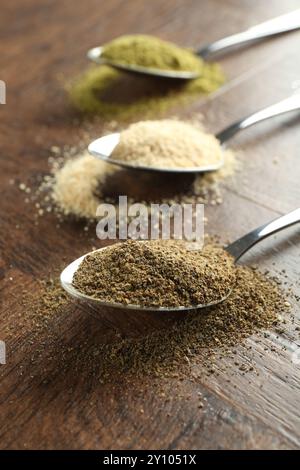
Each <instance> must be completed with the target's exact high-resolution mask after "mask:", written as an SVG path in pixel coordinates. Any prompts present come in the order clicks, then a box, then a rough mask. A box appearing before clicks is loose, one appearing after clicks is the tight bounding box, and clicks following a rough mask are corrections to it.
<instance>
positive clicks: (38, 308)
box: [22, 266, 299, 383]
mask: <svg viewBox="0 0 300 470" xmlns="http://www.w3.org/2000/svg"><path fill="white" fill-rule="evenodd" d="M23 297H24V300H23V305H24V309H25V310H24V312H25V314H24V318H23V320H22V321H26V318H28V317H29V320H30V322H31V324H32V333H33V336H32V340H33V342H32V347H33V352H32V354H33V356H32V358H31V359H30V364H31V363H32V362H37V361H41V363H42V364H43V368H45V370H47V371H48V370H52V363H53V374H54V375H55V376H56V375H57V370H58V369H61V370H64V371H65V372H66V371H67V370H69V369H70V370H71V372H72V375H73V373H74V371H76V370H78V371H82V367H83V364H84V370H85V371H86V374H88V375H90V376H91V377H94V379H97V380H99V381H100V382H102V383H104V382H115V381H118V380H122V381H125V380H128V381H130V380H131V379H133V378H134V379H136V378H143V377H145V376H148V377H150V378H152V379H154V378H158V379H164V378H168V377H172V378H174V379H176V380H182V379H184V378H188V379H189V380H195V381H197V380H201V378H202V377H205V376H206V375H210V374H212V373H214V374H218V373H219V372H221V370H224V371H225V372H226V374H227V377H230V376H231V375H234V374H237V373H238V374H239V373H241V371H242V373H243V374H244V373H246V372H251V371H252V370H253V368H255V362H254V360H253V358H252V359H251V355H250V356H249V354H250V353H248V352H246V353H244V354H246V355H245V356H244V357H243V356H239V361H237V358H236V356H235V354H236V350H237V347H238V346H239V345H240V346H245V347H246V349H249V348H250V347H249V346H247V343H246V342H245V341H246V339H247V338H248V337H249V336H251V335H255V337H254V339H255V341H256V342H263V345H264V349H265V351H268V346H267V344H266V343H265V341H264V338H266V337H268V335H269V332H270V334H271V338H273V337H274V336H276V335H280V334H281V333H282V331H283V328H282V326H283V324H284V323H285V322H286V320H287V318H288V317H287V315H286V314H287V313H288V312H290V304H289V303H288V302H287V298H286V295H285V293H284V292H282V291H281V289H280V287H279V285H278V280H276V279H274V280H272V279H270V278H268V277H266V276H265V275H263V274H261V273H259V272H258V271H257V270H253V269H252V268H250V267H246V266H239V267H237V269H236V285H235V288H234V289H233V291H232V293H231V295H230V296H229V297H228V299H227V300H226V301H224V302H223V303H221V304H218V305H216V306H212V307H209V308H205V309H201V311H199V310H198V311H191V312H184V313H182V312H180V313H178V315H177V316H176V317H175V318H174V317H169V319H168V322H167V323H166V324H165V325H164V326H162V325H161V324H159V325H158V326H157V328H156V329H154V330H153V328H152V331H151V332H150V333H146V334H142V335H141V334H138V335H137V334H136V333H135V336H132V335H131V333H132V332H128V335H127V334H125V335H124V333H123V334H122V335H121V334H120V333H119V332H118V326H117V324H116V327H115V328H114V329H115V330H116V332H115V333H114V334H113V336H112V335H111V334H109V339H108V340H107V341H105V342H103V336H102V330H103V328H102V327H100V330H99V334H100V333H101V335H100V336H99V335H98V334H96V336H93V335H91V337H90V338H85V337H84V334H83V336H82V341H79V343H78V342H76V344H75V345H74V343H73V340H72V342H71V343H70V341H69V340H70V338H69V334H66V338H64V337H63V335H62V331H63V330H62V326H61V324H60V320H59V318H60V316H61V313H62V310H61V309H63V312H66V311H67V315H66V318H65V321H67V320H68V322H69V323H70V324H69V327H68V328H67V330H69V329H70V328H71V329H72V330H74V332H76V323H73V324H72V321H71V319H72V311H74V312H75V311H76V312H77V313H76V322H78V313H79V311H78V310H79V309H80V308H81V307H80V305H78V303H72V301H71V300H70V299H68V297H66V295H65V292H64V291H63V290H62V288H61V287H60V286H59V285H58V282H54V281H52V280H51V281H49V282H45V283H42V284H40V287H37V289H36V291H35V292H33V293H31V294H30V295H29V294H28V293H25V292H24V294H23ZM45 299H46V300H45ZM87 309H88V307H87V306H85V308H84V309H83V312H82V314H83V315H84V318H86V313H87ZM130 315H132V312H130ZM163 315H167V314H166V313H164V314H163ZM99 320H100V318H98V322H99ZM117 321H118V320H117V317H116V322H117ZM97 324H98V323H97ZM123 324H124V319H123ZM93 325H94V324H93ZM100 325H101V321H100ZM95 326H96V324H95V325H94V326H93V329H95ZM95 333H96V331H95ZM78 334H80V333H79V332H78ZM298 334H299V333H298ZM45 335H46V336H45ZM45 338H47V341H45ZM276 344H277V343H274V342H272V344H271V346H270V348H271V350H272V351H274V350H275V349H274V346H275V345H276ZM278 345H280V341H279V342H278ZM276 348H277V346H276ZM232 358H233V360H232ZM249 362H250V364H249ZM49 374H50V372H48V373H47V376H45V380H51V375H49Z"/></svg>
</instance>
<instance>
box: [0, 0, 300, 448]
mask: <svg viewBox="0 0 300 470" xmlns="http://www.w3.org/2000/svg"><path fill="white" fill-rule="evenodd" d="M299 6H300V5H299V0H286V1H285V2H282V1H281V0H270V1H268V2H266V1H260V0H251V1H250V0H245V1H243V2H241V1H239V0H211V1H209V2H208V1H203V0H164V1H162V0H152V1H151V2H148V1H146V0H110V1H109V2H107V1H99V0H85V1H84V2H79V1H73V2H71V1H68V0H44V1H43V2H38V1H37V0H25V1H23V2H19V1H17V0H10V1H9V2H5V4H3V5H2V6H1V17H0V26H1V27H0V36H1V42H0V44H1V46H0V47H1V71H0V79H1V80H4V81H5V82H6V85H7V104H6V105H0V116H1V119H0V137H1V142H0V158H1V160H0V161H1V171H0V191H1V198H0V221H1V224H0V233H1V237H0V250H1V258H0V289H1V294H0V295H1V314H0V315H1V317H0V318H1V323H0V340H2V341H6V346H7V362H6V364H5V365H0V373H1V382H0V448H2V449H93V448H96V449H147V448H151V449H162V448H164V449H166V448H168V449H197V448H200V449H203V448H206V449H208V448H210V449H211V448H213V449H219V448H223V449H229V448H234V449H254V448H256V449H262V448H269V449H277V448H288V449H294V448H299V447H300V396H299V392H300V365H299V362H300V354H299V360H298V361H295V360H294V361H293V360H292V358H293V356H292V354H293V352H294V351H295V350H296V348H297V347H300V339H299V337H298V338H297V337H295V336H294V333H293V332H294V327H293V328H291V325H290V324H289V323H287V325H286V326H285V331H284V332H283V334H282V335H281V336H280V337H279V338H278V339H276V338H274V339H273V338H272V337H270V338H265V339H263V340H261V342H259V343H257V341H256V339H257V338H256V337H255V336H254V337H251V338H249V339H248V340H247V344H248V346H249V345H250V346H252V349H251V353H250V352H249V349H247V348H243V347H240V348H237V354H238V356H239V357H240V359H241V360H246V361H247V360H248V359H249V360H250V359H251V360H253V361H254V362H255V364H256V371H255V372H253V374H252V375H251V374H250V375H249V374H245V375H243V374H242V373H239V372H237V373H234V374H232V376H231V377H230V381H228V380H227V378H228V377H227V376H226V372H224V371H223V372H222V370H221V369H220V374H219V375H218V376H217V375H215V376H210V377H207V378H206V379H201V380H200V381H198V382H195V381H193V380H188V379H186V380H183V381H181V382H180V383H178V381H176V379H175V378H172V379H171V378H170V379H163V380H161V383H160V384H159V385H160V387H163V389H164V392H165V394H166V395H167V396H168V397H169V400H168V401H166V400H165V399H163V398H162V397H161V396H160V395H159V394H157V384H155V383H154V382H155V381H153V380H151V378H148V377H144V378H143V379H133V380H131V381H129V382H128V381H127V380H125V377H124V381H122V380H121V381H120V380H118V381H115V383H114V381H113V383H110V384H102V383H101V380H99V377H98V376H97V373H96V372H95V370H96V369H95V364H91V363H90V361H89V362H88V361H86V360H85V356H84V355H82V358H81V363H80V365H81V367H80V368H79V369H78V360H77V367H76V368H75V366H74V364H73V355H72V353H71V352H70V354H66V352H65V351H66V350H68V348H69V350H70V351H72V352H74V351H76V349H77V348H78V350H79V349H80V348H81V347H82V346H84V351H88V350H89V348H90V347H92V346H93V345H94V344H97V343H99V342H109V341H110V338H111V337H112V334H113V333H114V332H115V330H118V331H119V332H120V334H121V335H123V336H136V337H138V336H141V337H142V336H143V335H144V334H146V333H147V331H152V330H156V329H160V328H161V327H162V326H163V325H164V322H165V319H163V318H161V317H159V316H155V315H154V316H153V317H151V316H144V315H133V314H131V313H126V312H119V313H116V312H112V311H103V312H102V313H103V315H99V317H98V318H94V317H93V316H92V315H90V313H91V311H90V309H89V307H87V306H79V305H76V304H74V303H72V302H70V304H69V305H68V306H67V307H66V308H65V310H64V311H63V312H61V315H60V316H56V317H55V318H53V319H52V320H50V321H49V323H48V325H47V330H46V331H43V332H42V333H41V334H40V336H39V333H37V332H36V331H34V327H33V326H32V324H30V322H26V321H25V320H26V314H27V312H26V309H25V308H24V305H22V301H21V298H22V291H23V290H24V289H25V290H27V291H31V290H32V291H37V289H38V287H37V281H38V280H39V279H46V278H47V276H48V275H49V273H53V272H54V273H58V272H59V270H60V269H61V268H62V267H63V266H64V265H65V264H66V263H68V262H70V261H71V260H73V259H75V258H76V257H77V256H79V255H80V254H82V253H85V252H87V251H89V250H90V249H91V248H92V247H93V246H95V245H96V246H100V242H99V241H97V240H96V237H95V231H94V228H92V229H91V230H90V231H89V232H87V233H85V232H84V231H82V224H81V225H80V224H77V223H75V222H66V223H64V224H62V225H61V227H60V228H58V227H57V220H56V218H55V216H54V215H51V214H49V215H47V216H45V217H42V218H41V219H40V220H39V223H38V225H37V224H36V219H35V210H34V209H33V207H32V206H31V205H30V204H26V203H25V200H24V194H23V193H22V192H20V190H19V189H18V183H19V182H26V183H28V184H30V185H33V186H34V185H36V184H37V180H38V177H39V176H40V175H42V174H46V173H47V171H48V162H47V161H48V157H49V154H50V151H49V149H50V147H51V146H53V145H55V146H58V147H60V148H61V147H63V146H65V145H77V144H78V143H79V142H80V141H81V140H82V139H86V133H87V132H88V133H89V136H96V135H99V134H100V133H101V125H100V124H99V122H98V121H97V122H96V123H94V124H93V123H90V122H85V121H82V120H79V119H77V118H76V114H75V113H74V112H73V111H72V110H71V109H70V107H69V105H68V103H67V100H66V97H65V94H64V92H63V84H64V83H65V81H67V80H68V79H70V78H72V77H74V75H76V74H78V73H79V72H80V71H81V70H83V69H84V68H85V67H86V66H87V61H86V58H85V53H86V50H87V49H88V48H89V47H91V46H94V45H97V44H101V43H103V42H104V41H107V40H109V39H111V38H113V37H115V36H118V35H121V34H124V33H133V32H134V33H138V32H144V33H150V34H157V35H159V36H160V37H162V38H165V39H169V40H171V41H175V42H177V43H179V44H183V45H185V44H188V45H192V46H198V45H201V44H203V43H204V42H207V41H211V40H214V39H217V38H220V37H222V36H224V35H226V34H231V33H234V32H237V31H240V30H242V29H243V28H246V27H248V26H250V25H253V24H255V23H257V22H260V21H263V20H266V19H269V18H271V17H272V16H276V15H277V14H282V13H284V12H288V11H290V10H292V9H294V8H299ZM299 49H300V32H294V33H292V34H288V35H284V36H281V37H280V38H275V39H272V40H268V41H264V42H263V43H259V44H256V45H255V46H252V47H248V48H245V49H244V50H242V51H241V50H239V51H235V52H234V53H230V54H227V55H226V56H225V55H224V56H223V57H222V58H221V59H220V61H221V63H222V65H223V66H224V69H225V71H226V74H227V76H228V82H227V83H226V85H224V86H223V87H222V88H221V89H220V90H219V91H218V92H217V93H215V94H214V95H213V96H211V97H209V99H205V100H203V99H195V100H194V102H193V103H192V104H190V105H189V106H187V107H185V108H184V109H173V110H172V112H173V113H176V114H177V115H178V114H179V115H180V116H182V117H189V116H192V115H193V114H194V113H203V114H204V115H205V119H206V122H207V125H208V127H209V128H210V129H211V130H212V131H213V132H215V131H218V130H220V129H221V128H222V127H223V126H225V125H226V124H229V123H230V122H231V121H232V120H233V119H236V118H239V117H240V116H242V115H244V114H247V113H248V112H249V111H252V110H256V109H257V108H259V107H262V106H264V105H268V104H271V103H273V102H275V101H277V100H280V99H282V98H284V97H286V96H288V95H290V94H291V93H293V92H295V91H296V90H297V88H298V89H300V63H299ZM166 115H168V114H166ZM299 125H300V120H299V116H295V115H293V116H291V115H290V116H283V117H279V118H276V119H274V120H272V121H268V122H266V123H262V124H261V125H259V126H257V127H253V128H252V129H250V130H248V131H246V132H245V133H242V134H241V135H240V136H238V137H237V138H236V139H235V140H234V141H233V142H232V146H233V147H234V148H235V149H236V150H237V151H238V152H239V153H240V161H241V167H240V170H239V173H238V175H237V176H236V177H235V178H234V180H233V181H231V182H230V183H229V182H225V183H224V186H223V198H224V202H223V204H221V205H220V206H217V207H207V208H206V215H207V217H208V231H209V232H210V233H216V234H218V235H220V236H221V239H222V240H224V241H226V240H233V239H234V238H235V237H237V236H239V235H242V234H243V233H244V232H246V231H247V230H250V229H252V228H254V227H255V226H257V225H259V224H261V223H264V222H265V221H267V220H269V219H272V218H273V217H275V216H277V215H278V214H282V213H285V212H287V211H289V210H292V209H294V208H296V207H297V206H299V205H300V185H299V176H300V155H299V148H300V131H299ZM11 179H13V180H14V181H15V182H16V184H11ZM299 246H300V232H299V227H297V226H296V227H294V228H291V229H289V230H287V231H285V232H284V233H282V234H280V235H278V236H276V237H272V238H271V239H269V240H267V241H265V242H264V243H262V244H261V245H259V246H258V247H257V248H256V249H254V250H253V251H251V254H250V253H249V254H248V255H247V257H245V261H248V262H249V263H256V264H259V266H261V267H262V268H267V269H269V270H270V272H271V273H275V274H278V273H280V272H281V271H282V270H285V271H286V274H287V275H288V282H289V283H290V284H293V285H294V290H296V291H297V289H298V293H299V291H300V289H299V264H300V256H299V255H300V251H299ZM279 275H280V274H279ZM293 313H294V315H295V322H296V323H297V322H299V319H300V318H299V311H298V308H297V305H296V303H295V305H294V307H293ZM280 342H281V343H282V344H284V345H285V348H282V347H279V346H280V344H279V343H280ZM41 345H42V346H43V353H41V354H39V356H38V358H37V359H36V360H33V358H34V356H35V353H36V351H37V350H39V351H40V350H41ZM272 345H273V346H274V351H271V350H270V349H272ZM265 346H268V352H265V351H264V348H265ZM63 355H64V357H62V356H63ZM95 362H96V358H95ZM297 362H298V364H297ZM113 373H114V371H113V370H112V371H111V375H112V376H113ZM199 392H201V393H202V396H203V397H204V398H205V401H204V406H203V408H199V395H198V393H199Z"/></svg>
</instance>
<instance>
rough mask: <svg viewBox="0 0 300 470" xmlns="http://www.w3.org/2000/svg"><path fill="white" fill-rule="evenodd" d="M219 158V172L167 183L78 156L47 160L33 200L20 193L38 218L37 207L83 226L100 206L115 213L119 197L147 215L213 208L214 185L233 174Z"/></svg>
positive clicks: (229, 158)
mask: <svg viewBox="0 0 300 470" xmlns="http://www.w3.org/2000/svg"><path fill="white" fill-rule="evenodd" d="M224 158H225V164H224V166H223V167H222V168H221V169H220V170H219V171H215V172H210V173H206V174H199V175H186V176H184V175H173V176H172V177H170V175H168V176H167V177H166V176H165V175H164V174H163V173H162V174H160V175H157V174H155V175H153V174H150V172H140V171H139V174H138V180H137V175H136V173H135V172H134V171H132V170H124V169H120V168H118V167H116V166H114V165H110V164H107V163H105V162H103V161H101V160H99V159H96V158H95V157H93V156H91V155H90V154H89V153H88V152H87V151H84V152H83V153H81V154H79V155H77V156H73V157H71V158H70V157H69V156H68V155H67V156H66V157H62V158H58V157H55V158H52V159H51V162H50V165H51V166H52V170H51V174H50V175H46V176H45V177H44V178H43V181H42V183H41V184H40V186H39V188H38V190H37V194H34V193H33V192H32V193H31V196H30V197H29V195H28V194H27V193H26V191H25V190H24V191H25V195H26V200H29V198H31V199H33V200H36V199H38V201H39V202H38V203H37V204H38V205H39V211H40V212H41V213H42V212H43V213H44V209H43V207H45V210H46V211H47V212H48V211H49V210H50V209H51V208H53V209H54V210H55V211H56V212H58V213H59V214H62V215H63V216H75V217H77V218H83V219H86V220H92V219H95V218H96V210H97V207H98V205H99V204H101V203H107V202H108V203H113V204H116V208H117V203H118V196H119V195H124V194H125V195H127V196H128V204H132V203H134V202H142V203H144V204H145V205H146V206H148V207H149V209H150V204H151V202H154V203H161V204H162V203H165V204H173V203H177V204H184V203H192V204H195V203H205V204H218V203H221V202H222V198H221V192H220V182H222V181H223V180H224V179H225V178H228V177H230V176H231V175H232V174H233V173H234V171H235V169H236V158H235V155H234V154H233V153H232V152H231V151H228V150H227V151H226V152H224ZM137 181H138V182H139V184H137ZM22 187H23V185H22ZM24 187H25V189H27V186H26V185H24ZM20 189H21V187H20ZM40 207H42V209H41V208H40Z"/></svg>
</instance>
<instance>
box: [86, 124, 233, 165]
mask: <svg viewBox="0 0 300 470" xmlns="http://www.w3.org/2000/svg"><path fill="white" fill-rule="evenodd" d="M120 136H121V134H120V133H118V132H115V133H113V134H109V135H105V136H103V137H100V138H99V139H96V140H94V141H93V142H91V143H90V144H89V146H88V151H89V153H90V154H91V155H93V156H94V157H97V158H100V159H101V160H103V161H105V162H106V163H111V164H112V165H117V166H120V167H122V168H127V169H130V170H142V171H151V172H161V173H208V172H210V171H217V170H219V169H220V168H221V167H222V166H223V165H224V157H223V156H222V158H221V159H220V160H219V162H218V164H214V165H209V166H208V165H207V166H201V167H190V168H181V167H178V168H167V167H165V168H164V167H156V166H145V165H136V164H133V163H130V162H122V161H121V160H114V159H113V158H111V155H112V153H113V151H114V149H115V148H116V146H117V145H118V143H119V142H120Z"/></svg>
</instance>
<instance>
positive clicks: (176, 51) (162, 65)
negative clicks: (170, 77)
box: [101, 34, 203, 73]
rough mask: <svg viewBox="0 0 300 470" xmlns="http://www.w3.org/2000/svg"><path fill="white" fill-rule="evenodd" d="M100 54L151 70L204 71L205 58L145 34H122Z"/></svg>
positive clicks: (105, 46) (105, 45) (105, 57)
mask: <svg viewBox="0 0 300 470" xmlns="http://www.w3.org/2000/svg"><path fill="white" fill-rule="evenodd" d="M101 57H103V58H104V59H108V60H112V61H114V62H116V63H120V64H125V65H138V66H141V67H148V68H150V69H161V70H176V71H187V72H188V71H192V72H199V73H201V72H202V69H203V60H202V59H201V58H200V57H199V56H197V55H196V54H194V53H193V52H192V51H191V50H189V49H186V48H182V47H179V46H177V45H176V44H174V43H172V42H168V41H163V40H161V39H159V38H157V37H154V36H149V35H145V34H132V35H126V36H120V37H118V38H116V39H114V40H112V41H110V42H108V43H106V44H104V45H103V48H102V54H101Z"/></svg>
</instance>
